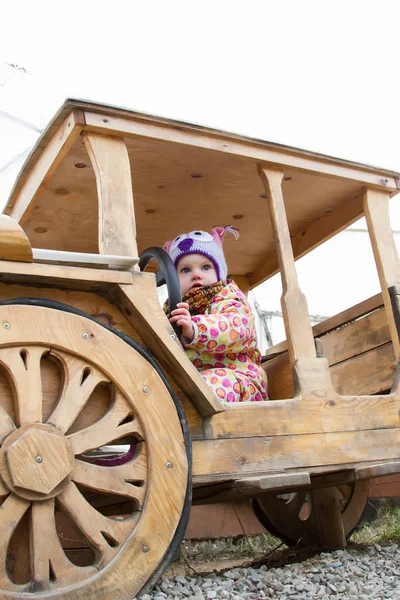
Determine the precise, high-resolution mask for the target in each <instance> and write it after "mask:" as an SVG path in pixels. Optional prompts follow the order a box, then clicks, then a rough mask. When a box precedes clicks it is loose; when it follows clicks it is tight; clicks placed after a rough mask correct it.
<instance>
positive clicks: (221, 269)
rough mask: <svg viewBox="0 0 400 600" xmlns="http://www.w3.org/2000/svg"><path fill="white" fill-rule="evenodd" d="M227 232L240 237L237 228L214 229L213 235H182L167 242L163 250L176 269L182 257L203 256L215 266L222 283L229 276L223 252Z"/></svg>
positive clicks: (201, 233)
mask: <svg viewBox="0 0 400 600" xmlns="http://www.w3.org/2000/svg"><path fill="white" fill-rule="evenodd" d="M227 231H229V232H230V233H232V234H233V235H234V236H235V238H236V239H237V238H238V237H239V230H238V229H236V227H231V226H230V225H226V226H225V227H213V228H212V229H211V233H207V231H191V232H190V233H181V234H180V235H178V236H177V237H176V238H175V239H174V240H172V241H170V242H166V243H165V244H164V246H163V249H164V250H165V251H166V252H168V254H169V255H170V257H171V259H172V261H173V263H174V265H175V267H176V266H177V264H178V261H179V259H181V258H182V256H188V255H189V254H203V255H204V256H206V257H207V258H209V259H210V260H211V262H212V263H213V264H214V267H215V270H216V272H217V277H218V281H222V280H224V279H226V278H227V275H228V268H227V266H226V261H225V256H224V252H223V250H222V242H223V239H224V235H225V233H226V232H227Z"/></svg>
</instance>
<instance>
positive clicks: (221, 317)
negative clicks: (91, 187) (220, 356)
mask: <svg viewBox="0 0 400 600" xmlns="http://www.w3.org/2000/svg"><path fill="white" fill-rule="evenodd" d="M192 323H193V326H194V337H193V340H192V341H191V343H190V344H185V347H186V348H196V349H198V350H201V352H202V353H207V352H209V353H210V354H211V353H213V354H215V353H216V352H221V353H226V352H234V353H244V354H246V353H247V352H248V350H249V349H250V348H254V344H255V343H256V339H255V329H254V316H253V313H252V312H251V310H250V307H248V306H246V305H245V304H244V303H243V302H240V301H238V300H236V299H230V298H229V299H224V300H220V301H219V302H218V303H215V304H214V305H213V306H212V307H211V314H204V315H196V316H194V317H192Z"/></svg>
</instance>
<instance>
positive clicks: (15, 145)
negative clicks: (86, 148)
mask: <svg viewBox="0 0 400 600" xmlns="http://www.w3.org/2000/svg"><path fill="white" fill-rule="evenodd" d="M64 97H65V94H63V93H61V92H60V91H58V90H56V89H54V88H52V87H51V86H50V85H47V84H46V83H45V82H43V81H42V80H41V79H39V78H37V77H34V76H32V75H31V74H30V73H28V72H27V71H26V70H25V69H24V68H23V67H19V66H17V65H11V64H7V63H4V62H0V209H2V208H3V206H4V204H5V202H6V201H7V198H8V195H9V193H10V191H11V188H12V186H13V184H14V181H15V178H16V176H17V175H18V173H19V171H20V169H21V167H22V165H23V164H24V162H25V160H26V157H27V156H28V154H29V152H30V150H31V149H32V147H33V146H34V144H35V142H36V140H37V139H38V137H39V135H40V133H41V132H42V130H43V129H44V128H45V127H46V124H47V123H48V122H49V120H50V119H51V117H52V116H53V115H54V113H55V112H56V110H57V109H58V107H59V106H60V105H61V104H62V102H63V100H64Z"/></svg>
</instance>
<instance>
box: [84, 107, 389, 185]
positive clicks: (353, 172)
mask: <svg viewBox="0 0 400 600" xmlns="http://www.w3.org/2000/svg"><path fill="white" fill-rule="evenodd" d="M84 115H85V122H86V125H85V130H86V131H93V132H97V133H108V134H115V135H120V136H138V137H142V138H153V139H157V140H163V141H167V142H172V143H176V144H182V145H186V146H192V147H197V148H205V149H208V150H215V151H217V152H224V153H226V154H231V155H235V156H239V157H241V158H248V159H251V160H253V161H255V162H257V163H259V162H263V163H270V164H272V165H279V167H280V168H282V169H283V168H285V167H290V168H295V169H299V170H301V171H305V172H310V173H315V174H319V175H326V176H328V177H334V178H340V179H350V180H353V181H358V182H360V183H362V184H363V185H367V186H369V187H375V188H378V189H382V188H383V189H385V190H387V191H390V192H397V191H398V185H397V182H396V179H395V177H394V176H390V175H387V176H386V175H385V176H384V177H383V176H382V174H381V173H379V172H378V170H375V169H373V168H371V169H370V170H369V169H368V168H367V167H366V168H362V167H360V168H357V167H356V166H355V165H350V164H349V165H345V164H343V163H341V162H339V161H337V160H335V159H333V158H332V159H329V158H328V157H326V158H325V157H324V158H319V157H317V156H307V155H304V154H302V153H300V152H298V153H296V151H295V150H290V151H289V150H287V151H285V150H284V149H282V148H278V147H272V146H268V145H267V144H265V143H262V142H257V141H247V140H240V139H236V138H232V137H230V136H229V135H224V134H223V133H220V134H219V133H212V132H209V131H198V130H193V129H189V128H187V129H186V128H184V127H183V126H179V125H171V124H165V123H160V122H154V121H153V122H149V121H144V120H138V119H129V118H127V117H123V116H113V115H110V114H108V113H97V112H91V111H84Z"/></svg>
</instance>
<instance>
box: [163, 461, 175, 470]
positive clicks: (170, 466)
mask: <svg viewBox="0 0 400 600" xmlns="http://www.w3.org/2000/svg"><path fill="white" fill-rule="evenodd" d="M165 466H166V467H167V469H172V467H173V464H172V462H170V461H169V460H167V462H166V463H165Z"/></svg>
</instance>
